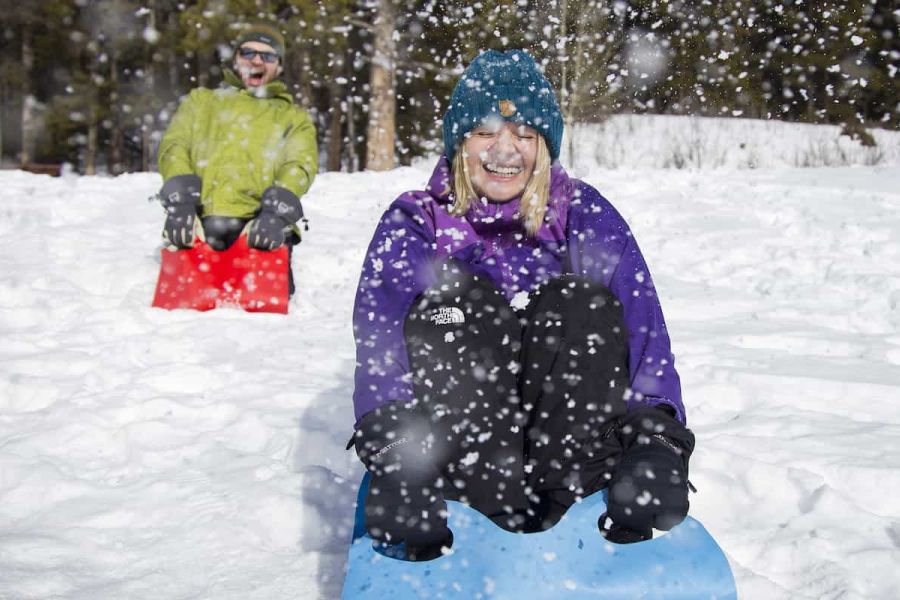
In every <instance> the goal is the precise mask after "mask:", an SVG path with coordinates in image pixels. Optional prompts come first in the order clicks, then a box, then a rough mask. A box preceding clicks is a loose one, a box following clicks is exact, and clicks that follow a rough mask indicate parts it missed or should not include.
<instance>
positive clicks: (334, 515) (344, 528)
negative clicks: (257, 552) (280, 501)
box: [293, 361, 363, 598]
mask: <svg viewBox="0 0 900 600" xmlns="http://www.w3.org/2000/svg"><path fill="white" fill-rule="evenodd" d="M343 366H344V368H342V369H340V371H339V372H340V373H341V375H340V376H339V377H338V378H336V379H335V380H334V385H333V386H331V387H329V388H326V389H322V390H320V391H319V393H317V394H316V396H315V397H314V398H313V400H312V402H311V403H310V404H309V405H308V406H307V407H306V409H305V410H304V411H303V413H302V414H301V416H300V420H299V426H300V435H299V436H298V439H299V443H298V444H297V448H296V451H295V453H294V457H293V468H294V471H295V472H297V473H300V474H301V477H302V483H301V488H300V500H301V502H303V505H304V519H303V526H302V530H301V539H300V547H301V549H302V550H303V552H305V553H317V554H319V560H318V561H317V563H318V566H317V573H316V580H317V582H318V586H319V590H318V591H319V594H318V597H319V598H339V597H340V594H341V589H342V586H343V582H344V574H345V573H346V567H347V551H348V549H349V546H350V540H351V536H352V533H353V515H354V511H355V509H356V493H357V490H358V488H359V482H360V480H361V479H362V475H363V467H362V464H361V463H360V462H359V461H358V460H357V458H356V455H355V453H354V452H353V451H352V450H347V449H346V446H347V441H348V440H349V439H350V436H351V434H352V433H353V403H352V394H353V368H354V365H353V363H352V362H350V361H347V363H346V364H345V365H343Z"/></svg>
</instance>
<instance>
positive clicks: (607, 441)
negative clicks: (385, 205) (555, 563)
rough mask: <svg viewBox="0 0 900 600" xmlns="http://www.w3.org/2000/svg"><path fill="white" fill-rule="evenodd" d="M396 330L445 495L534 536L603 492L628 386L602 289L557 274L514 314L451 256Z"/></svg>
mask: <svg viewBox="0 0 900 600" xmlns="http://www.w3.org/2000/svg"><path fill="white" fill-rule="evenodd" d="M404 327H405V329H404V334H405V338H406V343H407V348H408V351H409V360H410V369H411V372H412V382H413V389H414V395H415V398H416V402H415V408H414V410H421V411H424V414H425V415H426V416H427V419H426V421H430V423H431V431H430V435H429V436H428V438H427V439H428V442H429V443H430V450H431V456H433V457H434V458H435V464H436V466H437V468H438V470H439V471H440V473H441V478H442V479H441V481H440V482H439V485H441V486H442V488H443V489H442V492H443V494H444V497H445V498H447V499H454V500H460V501H462V502H465V503H467V504H469V505H471V506H473V507H474V508H476V509H478V510H479V511H480V512H482V513H483V514H485V515H486V516H488V517H490V518H491V519H493V520H494V521H495V522H496V523H497V524H498V525H499V526H501V527H504V528H505V529H509V530H517V531H537V530H540V529H546V528H548V527H550V526H551V525H553V524H554V523H555V522H556V521H557V520H558V519H559V518H560V517H561V516H562V515H563V514H564V513H565V511H566V509H567V508H568V507H569V506H571V505H572V503H573V502H575V501H576V499H577V498H579V497H584V496H587V495H589V494H591V493H593V492H595V491H597V490H600V489H602V488H604V487H605V486H606V484H607V482H608V481H609V479H610V477H611V476H612V473H613V472H614V470H615V467H616V465H617V463H618V460H619V455H620V454H621V447H620V446H619V442H618V440H617V436H616V435H615V431H614V429H615V426H616V423H617V419H618V418H619V417H621V416H622V415H624V413H625V410H626V400H625V394H626V391H627V389H628V382H629V376H628V344H627V332H626V330H625V326H624V322H623V316H622V307H621V304H620V303H619V301H618V300H617V299H616V298H615V297H614V296H613V294H612V293H611V292H610V291H609V290H608V289H606V288H605V287H603V286H602V285H599V284H596V283H592V282H589V281H587V280H586V279H583V278H580V277H578V276H574V275H563V276H560V277H557V278H555V279H552V280H550V281H549V282H548V283H546V284H545V285H544V286H542V287H541V288H540V289H538V290H537V291H535V292H534V293H533V294H531V296H530V298H529V302H528V305H527V306H526V307H525V308H524V309H522V310H520V311H518V312H517V311H515V310H514V309H513V308H512V307H511V306H510V304H509V303H508V302H507V300H506V298H505V297H504V296H503V294H502V293H501V292H500V290H499V289H497V287H496V286H494V284H493V283H492V282H490V281H489V280H488V279H486V278H485V277H484V276H478V275H473V274H472V273H471V272H470V271H468V270H467V268H466V267H465V266H463V265H461V264H459V263H457V262H454V261H450V262H448V263H446V264H445V265H443V267H442V268H441V271H440V276H439V280H438V282H437V283H436V284H435V285H434V286H433V287H432V288H430V289H428V290H426V291H425V292H424V293H423V294H422V295H421V296H420V297H419V298H417V301H416V302H415V303H414V304H413V306H412V307H411V309H410V312H409V314H408V316H407V319H406V322H405V326H404Z"/></svg>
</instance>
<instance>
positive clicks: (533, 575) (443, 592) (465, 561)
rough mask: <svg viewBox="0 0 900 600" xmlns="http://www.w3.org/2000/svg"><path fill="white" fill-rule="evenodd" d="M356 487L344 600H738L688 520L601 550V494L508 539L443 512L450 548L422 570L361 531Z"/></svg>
mask: <svg viewBox="0 0 900 600" xmlns="http://www.w3.org/2000/svg"><path fill="white" fill-rule="evenodd" d="M368 485H369V479H368V475H366V476H365V477H364V478H363V481H362V484H361V485H360V490H359V496H358V498H357V508H356V523H355V526H354V531H353V543H352V544H351V546H350V556H349V559H348V565H347V577H346V579H345V580H344V591H343V594H342V595H341V598H342V600H355V599H361V598H365V599H366V600H369V599H373V600H374V599H382V598H384V599H397V600H407V599H420V598H421V599H426V598H427V599H441V598H459V599H466V600H470V599H491V600H543V599H548V600H549V599H553V600H556V599H558V598H565V599H566V600H587V599H590V600H597V599H600V598H602V599H604V600H611V599H620V598H621V599H624V598H628V599H634V598H679V599H688V598H690V599H699V598H706V599H711V598H715V599H716V600H724V599H736V598H737V591H736V590H735V586H734V576H733V575H732V573H731V568H730V567H729V566H728V560H727V559H726V558H725V554H724V553H723V552H722V549H721V548H719V546H718V545H717V544H716V542H715V541H714V540H713V538H712V536H710V535H709V533H708V532H707V531H706V529H704V528H703V526H702V525H701V524H700V522H699V521H696V520H695V519H692V518H690V517H688V518H687V519H686V520H685V521H684V522H683V523H682V524H681V525H679V526H678V527H675V528H674V529H672V530H671V531H670V532H669V533H668V534H666V535H664V536H662V537H658V538H655V539H653V540H650V541H647V542H640V543H637V544H624V545H620V544H613V543H610V542H607V541H606V540H605V539H603V537H602V536H601V535H600V532H599V531H598V529H597V519H598V518H599V517H600V515H601V514H602V513H603V512H604V511H605V510H606V502H605V497H604V493H602V492H601V493H596V494H593V495H592V496H589V497H588V498H585V499H584V501H583V502H581V503H580V504H575V505H574V506H572V507H571V508H570V509H569V511H568V512H567V513H566V515H565V516H564V517H563V519H562V520H561V521H560V522H559V523H557V524H556V526H555V527H553V528H552V529H550V530H548V531H543V532H540V533H531V534H515V533H510V532H508V531H504V530H503V529H500V528H499V527H497V526H496V525H494V524H493V523H492V522H491V521H490V520H489V519H488V518H487V517H485V516H484V515H482V514H481V513H479V512H478V511H476V510H474V509H471V508H469V507H467V506H465V505H463V504H460V503H458V502H452V501H451V502H447V506H448V511H449V513H450V516H449V525H450V529H451V530H452V531H453V537H454V541H453V548H452V549H451V552H450V554H447V555H445V556H442V557H440V558H437V559H435V560H431V561H426V562H409V561H405V560H398V559H396V558H390V557H388V556H386V555H384V554H382V553H380V552H379V551H376V550H375V549H374V548H373V546H372V538H370V537H369V536H368V535H367V534H366V531H365V527H364V516H363V515H364V513H363V508H362V507H363V499H364V498H365V494H366V490H367V489H368Z"/></svg>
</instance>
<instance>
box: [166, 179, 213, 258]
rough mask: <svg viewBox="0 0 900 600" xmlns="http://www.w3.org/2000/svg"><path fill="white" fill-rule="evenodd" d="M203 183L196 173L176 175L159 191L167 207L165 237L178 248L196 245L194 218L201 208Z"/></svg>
mask: <svg viewBox="0 0 900 600" xmlns="http://www.w3.org/2000/svg"><path fill="white" fill-rule="evenodd" d="M202 185H203V182H202V181H200V178H199V177H197V176H196V175H176V176H175V177H170V178H169V179H167V180H166V181H165V182H164V183H163V186H162V189H161V190H160V191H159V199H160V202H162V205H163V208H165V209H166V223H165V225H163V238H164V239H165V240H166V241H167V242H169V243H170V244H172V245H173V246H175V247H176V248H181V249H185V248H190V247H192V246H193V245H194V219H196V218H197V211H198V209H199V208H200V188H201V187H202Z"/></svg>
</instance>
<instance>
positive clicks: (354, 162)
mask: <svg viewBox="0 0 900 600" xmlns="http://www.w3.org/2000/svg"><path fill="white" fill-rule="evenodd" d="M346 102H347V170H348V171H349V172H350V173H356V172H357V171H359V156H358V155H357V154H356V114H355V111H354V110H353V107H354V102H353V94H349V95H347V99H346Z"/></svg>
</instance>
